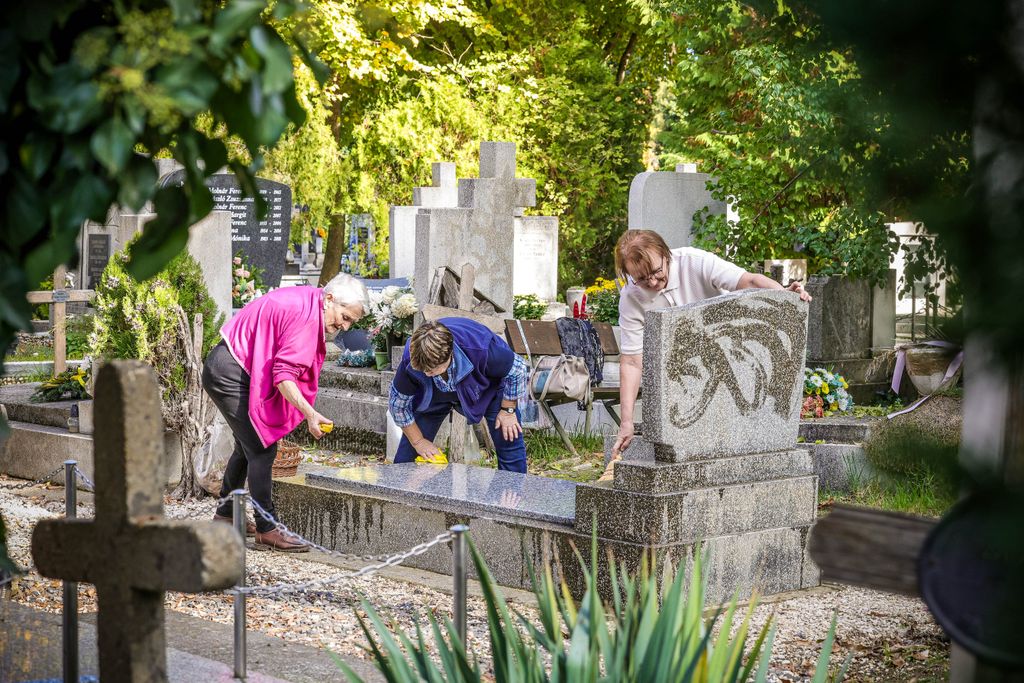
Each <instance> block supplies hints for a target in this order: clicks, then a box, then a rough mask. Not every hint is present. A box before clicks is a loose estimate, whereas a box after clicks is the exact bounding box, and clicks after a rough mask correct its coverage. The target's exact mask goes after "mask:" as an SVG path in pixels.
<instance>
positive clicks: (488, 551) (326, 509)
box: [274, 474, 818, 603]
mask: <svg viewBox="0 0 1024 683" xmlns="http://www.w3.org/2000/svg"><path fill="white" fill-rule="evenodd" d="M274 502H275V506H276V509H277V511H278V514H279V515H280V517H281V519H282V521H283V522H284V523H285V524H286V525H287V526H288V527H289V528H290V529H293V530H294V531H296V532H297V533H299V534H301V535H303V536H304V537H306V538H309V539H311V540H313V541H316V542H317V543H319V544H321V545H324V546H325V547H328V548H331V549H333V550H337V551H339V552H344V553H353V554H372V555H381V554H392V553H398V552H402V551H404V550H407V549H408V548H411V547H412V546H414V545H417V544H419V543H422V542H424V541H426V540H429V539H430V538H433V537H434V536H436V535H437V534H438V533H441V532H442V531H444V530H445V529H448V528H450V527H451V526H452V525H454V524H468V525H469V527H470V539H471V541H472V542H473V543H474V544H475V546H476V547H477V549H478V550H479V551H480V553H481V555H482V556H483V557H484V559H485V560H486V562H487V563H488V567H489V569H490V571H491V573H492V575H493V576H494V578H495V581H496V582H497V583H498V584H500V585H504V586H511V587H515V588H523V589H527V590H529V589H531V587H532V586H531V579H530V574H531V572H532V573H533V574H534V575H539V573H540V572H542V571H544V570H545V568H547V567H551V568H552V571H553V574H554V577H555V580H556V581H558V580H561V579H564V580H565V581H566V583H567V585H568V586H569V588H570V591H572V593H573V594H574V595H576V596H577V597H580V596H582V594H583V592H584V590H585V589H586V586H585V584H584V581H583V577H582V574H581V571H580V565H579V557H580V556H582V557H583V558H586V557H589V553H588V552H587V550H588V549H589V548H590V546H591V539H592V537H591V534H590V533H580V532H578V531H576V530H574V529H572V528H571V527H568V526H566V525H563V524H553V523H551V522H545V521H543V520H537V519H525V518H523V517H512V516H502V515H498V514H493V513H488V515H487V516H483V515H482V514H478V513H467V511H466V510H464V509H458V508H457V507H456V506H441V505H437V504H432V503H427V502H423V501H419V502H410V501H409V500H393V499H391V498H390V497H388V498H385V497H384V496H381V495H368V494H360V493H355V492H351V491H339V490H333V489H328V488H323V487H320V486H315V485H312V484H307V483H305V482H304V476H303V475H301V474H300V475H299V476H297V477H293V478H288V479H279V480H277V481H276V485H275V487H274ZM809 529H810V525H805V526H802V527H792V526H790V527H785V528H777V529H765V530H761V531H754V532H750V533H743V534H730V535H725V536H720V537H714V538H705V539H702V540H701V541H699V542H694V543H687V544H680V543H659V544H651V543H631V542H628V541H622V540H616V539H610V538H605V537H601V536H597V538H596V542H597V550H598V557H600V558H602V561H601V562H599V566H598V588H599V592H600V593H601V594H602V596H603V597H605V598H607V599H610V598H611V588H610V582H609V576H608V566H607V562H606V561H605V560H604V559H603V558H606V557H608V553H609V552H611V553H612V556H613V557H614V558H615V562H616V566H624V567H625V569H626V570H627V571H630V572H635V571H637V570H638V569H639V567H640V565H641V562H642V561H644V558H645V557H650V555H651V554H652V553H653V554H654V555H655V556H657V557H659V558H662V559H663V560H664V561H665V562H662V563H660V564H659V567H664V566H666V564H669V563H670V564H672V565H674V566H677V567H678V566H682V567H690V566H691V563H692V560H693V556H694V553H695V552H696V551H697V550H698V549H703V553H704V556H705V558H706V566H707V572H708V593H707V595H708V600H709V601H710V602H712V603H714V602H725V601H727V600H729V599H730V598H731V597H732V595H733V594H734V593H735V592H738V594H739V596H740V597H741V599H742V598H745V597H748V596H749V595H750V594H751V592H752V591H753V590H754V589H755V588H756V589H757V590H758V591H759V592H760V593H762V594H772V593H780V592H785V591H790V590H798V589H800V588H807V587H810V586H814V585H817V583H818V572H817V568H816V567H815V566H814V564H813V562H811V560H810V558H809V556H808V555H807V551H806V545H807V535H808V531H809ZM403 564H405V565H406V566H409V567H413V568H417V569H423V570H426V571H432V572H437V573H441V574H450V573H451V569H452V556H451V550H450V548H449V547H448V546H447V545H441V546H436V547H434V548H432V549H430V550H429V551H428V552H426V553H424V554H423V555H419V556H416V557H411V558H409V559H408V560H406V561H405V562H404V563H403ZM659 571H660V569H659ZM470 574H471V576H473V577H474V578H476V572H475V571H474V570H473V568H472V567H471V568H470Z"/></svg>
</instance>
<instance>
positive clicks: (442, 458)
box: [416, 451, 448, 465]
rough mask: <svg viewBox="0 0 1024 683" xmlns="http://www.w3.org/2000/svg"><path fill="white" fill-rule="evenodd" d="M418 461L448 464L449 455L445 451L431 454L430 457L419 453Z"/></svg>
mask: <svg viewBox="0 0 1024 683" xmlns="http://www.w3.org/2000/svg"><path fill="white" fill-rule="evenodd" d="M416 462H418V463H420V464H426V465H447V464H448V456H447V455H445V454H444V451H441V452H440V453H438V454H437V455H434V456H431V457H430V458H427V457H424V456H422V455H417V456H416Z"/></svg>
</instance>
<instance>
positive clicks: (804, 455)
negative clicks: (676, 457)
mask: <svg viewBox="0 0 1024 683" xmlns="http://www.w3.org/2000/svg"><path fill="white" fill-rule="evenodd" d="M809 474H814V463H813V461H812V458H811V454H810V453H809V452H808V451H806V450H804V449H799V448H794V449H792V450H785V451H774V452H770V453H750V454H747V455H736V456H731V457H725V458H713V459H709V460H697V461H690V462H681V463H667V462H658V461H655V460H653V459H650V458H648V459H645V460H641V459H627V458H624V459H623V461H622V462H620V463H618V464H616V466H615V480H614V481H615V488H616V489H617V490H620V491H627V492H633V493H644V494H659V493H676V492H679V491H684V490H690V489H700V488H708V487H714V486H727V485H731V484H741V483H745V482H754V481H768V480H773V479H786V478H789V477H798V476H803V475H809Z"/></svg>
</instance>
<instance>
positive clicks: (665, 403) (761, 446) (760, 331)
mask: <svg viewBox="0 0 1024 683" xmlns="http://www.w3.org/2000/svg"><path fill="white" fill-rule="evenodd" d="M806 325H807V304H805V303H803V302H801V301H800V300H799V298H798V297H797V295H796V294H793V293H790V292H782V291H775V290H747V291H743V292H737V293H733V294H727V295H724V296H720V297H715V298H713V299H709V300H707V301H703V302H699V303H696V304H692V305H689V306H683V307H679V308H670V309H662V310H658V311H651V312H649V313H647V317H646V324H645V330H644V339H645V343H644V379H643V392H644V394H643V395H644V416H643V434H644V442H645V445H648V446H649V447H650V448H652V449H653V455H654V460H653V461H652V460H633V459H627V460H623V461H620V462H619V463H618V464H617V465H616V467H615V477H614V480H613V482H612V485H611V486H607V485H580V486H579V487H578V488H577V490H576V515H575V528H576V531H577V532H578V533H587V532H589V531H590V529H591V526H592V525H596V527H597V535H598V537H599V538H603V539H609V540H613V541H616V542H618V543H623V544H639V545H643V546H646V547H651V548H656V549H659V550H663V551H664V552H667V553H668V554H670V555H673V556H690V555H691V554H692V551H693V549H694V548H695V547H696V546H697V545H699V544H701V543H704V544H705V545H706V546H707V547H708V548H710V549H711V552H712V553H714V554H719V553H722V552H725V553H727V554H728V556H729V557H730V560H729V566H728V571H727V574H726V580H727V585H728V583H731V584H732V585H734V586H735V587H736V588H738V589H740V590H741V592H746V591H747V590H748V589H749V588H767V587H768V586H770V589H769V590H793V589H798V588H803V587H807V586H810V585H815V584H816V583H817V576H818V574H817V570H816V569H815V568H814V566H813V564H812V563H811V562H810V560H809V558H808V556H807V553H806V549H805V539H806V537H807V531H808V530H809V528H810V526H811V525H812V524H814V521H815V515H816V511H817V493H818V480H817V477H816V476H815V474H814V462H813V459H812V457H811V453H810V452H808V451H806V450H803V449H793V445H794V444H795V443H796V437H797V431H798V426H799V416H800V410H799V405H800V396H801V391H802V387H803V363H804V348H805V343H806ZM769 576H770V577H771V578H770V579H768V578H767V577H769Z"/></svg>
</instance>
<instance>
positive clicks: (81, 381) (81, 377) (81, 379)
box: [72, 367, 85, 389]
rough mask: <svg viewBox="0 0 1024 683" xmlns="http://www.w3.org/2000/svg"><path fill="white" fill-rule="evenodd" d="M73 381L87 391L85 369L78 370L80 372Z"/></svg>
mask: <svg viewBox="0 0 1024 683" xmlns="http://www.w3.org/2000/svg"><path fill="white" fill-rule="evenodd" d="M72 379H74V380H75V381H76V382H78V383H79V384H81V385H82V388H83V389H85V370H84V369H83V368H81V367H80V368H78V372H76V373H75V374H74V377H72Z"/></svg>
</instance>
